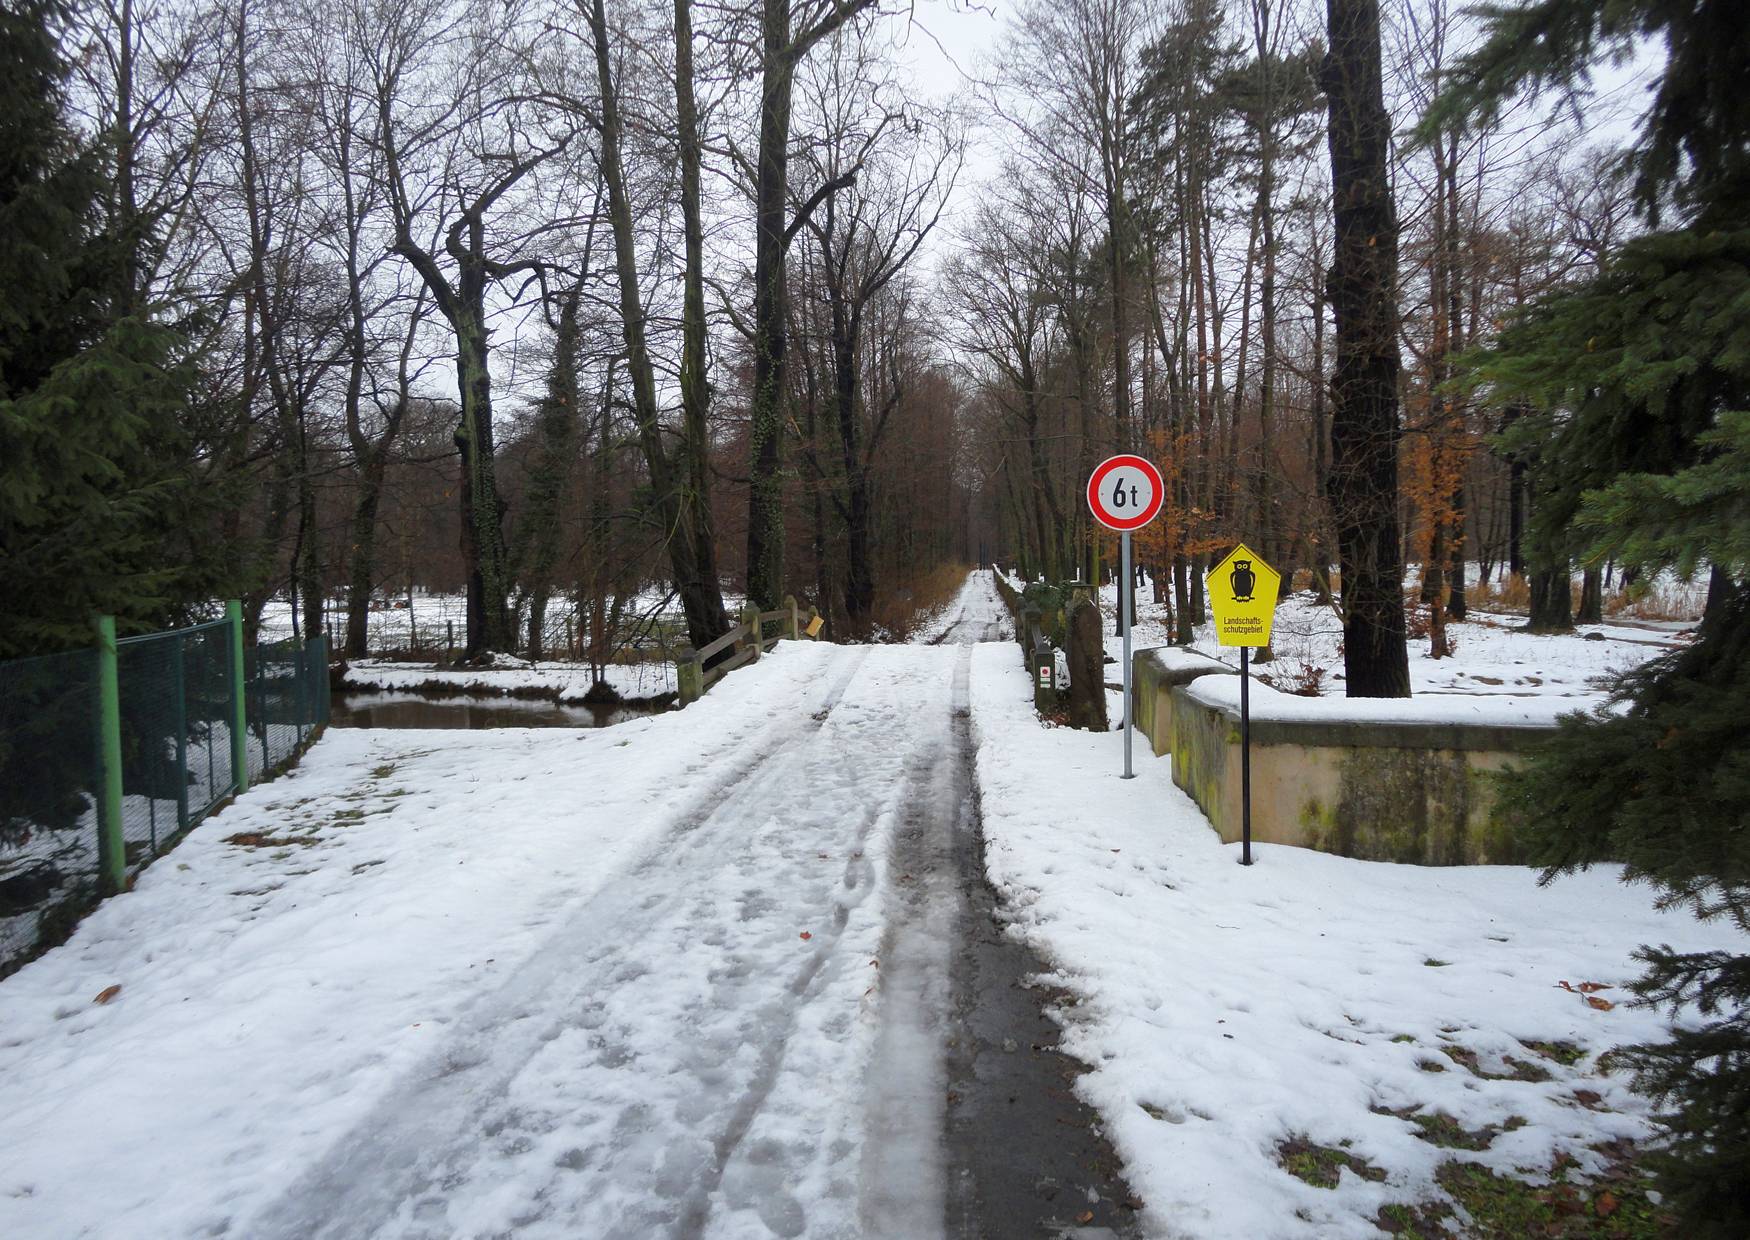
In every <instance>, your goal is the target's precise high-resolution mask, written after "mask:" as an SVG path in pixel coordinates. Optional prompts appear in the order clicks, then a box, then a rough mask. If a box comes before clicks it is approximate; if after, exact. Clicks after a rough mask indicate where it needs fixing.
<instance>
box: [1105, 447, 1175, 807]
mask: <svg viewBox="0 0 1750 1240" xmlns="http://www.w3.org/2000/svg"><path fill="white" fill-rule="evenodd" d="M1166 497H1167V487H1166V483H1165V482H1164V481H1163V480H1162V478H1161V471H1160V470H1158V469H1156V468H1155V465H1154V462H1153V461H1151V460H1149V459H1148V458H1147V457H1142V456H1132V455H1130V454H1128V453H1126V454H1123V455H1120V456H1110V457H1107V458H1106V459H1105V460H1103V461H1101V462H1100V464H1099V465H1098V466H1096V467H1095V469H1094V472H1093V475H1092V476H1091V477H1089V479H1088V510H1089V511H1090V512H1092V513H1093V514H1094V520H1096V521H1098V522H1099V523H1100V524H1101V525H1103V526H1105V527H1106V528H1107V529H1109V530H1117V531H1118V559H1119V564H1118V571H1119V572H1120V573H1121V574H1122V576H1120V577H1119V580H1118V608H1119V613H1120V615H1121V616H1122V618H1123V628H1124V774H1123V776H1122V778H1124V779H1134V778H1136V773H1135V772H1134V771H1133V770H1131V766H1130V718H1131V708H1130V626H1131V621H1132V619H1133V617H1132V615H1131V606H1130V581H1131V571H1132V570H1131V566H1130V532H1131V531H1132V530H1138V529H1141V528H1142V527H1143V526H1145V525H1147V524H1148V523H1149V522H1150V521H1153V520H1154V519H1155V517H1157V516H1159V515H1160V511H1161V504H1162V503H1163V502H1164V501H1165V500H1166ZM1090 584H1092V585H1093V586H1094V587H1095V588H1096V589H1098V587H1099V583H1098V582H1092V583H1090Z"/></svg>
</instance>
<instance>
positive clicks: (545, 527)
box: [512, 241, 589, 659]
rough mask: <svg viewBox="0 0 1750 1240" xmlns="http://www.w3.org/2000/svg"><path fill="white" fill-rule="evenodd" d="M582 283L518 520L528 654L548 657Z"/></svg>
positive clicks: (564, 326)
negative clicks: (550, 602)
mask: <svg viewBox="0 0 1750 1240" xmlns="http://www.w3.org/2000/svg"><path fill="white" fill-rule="evenodd" d="M588 270H589V244H588V242H587V241H586V242H585V244H584V272H585V275H586V276H587V274H588ZM582 292H583V288H582V285H581V284H579V286H578V287H576V288H574V289H573V290H572V291H571V292H570V293H569V294H568V295H567V296H566V298H565V301H564V304H563V305H562V306H561V307H560V310H559V330H558V333H557V334H556V336H555V338H554V341H553V368H552V370H551V372H550V374H549V377H548V380H547V396H546V399H545V400H543V401H542V402H541V407H540V412H539V413H538V414H537V415H536V419H535V432H534V433H535V438H536V440H537V442H538V448H537V450H536V453H535V459H534V461H533V462H532V463H531V464H530V466H529V477H528V486H527V490H526V494H525V496H524V499H523V515H522V517H521V519H520V520H519V522H518V527H519V528H518V538H517V550H516V554H515V555H514V556H513V557H512V560H513V563H514V565H515V568H516V571H515V573H514V576H515V577H516V578H517V580H519V581H520V582H522V583H524V585H525V586H526V588H527V590H528V597H529V614H528V630H527V632H528V643H527V649H528V655H529V658H531V659H539V658H541V657H542V656H543V655H544V654H545V653H546V649H545V647H546V625H547V600H548V599H549V598H550V597H551V595H552V590H553V566H554V565H555V564H556V563H557V562H558V560H559V542H560V535H561V532H562V531H561V528H560V512H559V510H560V506H561V502H562V500H563V499H564V497H565V492H566V490H567V485H568V484H569V483H570V481H571V477H572V473H571V471H572V467H573V465H574V464H575V462H576V459H577V432H578V422H579V419H580V418H581V417H582V410H581V408H580V405H581V400H580V392H579V390H578V383H577V370H578V327H577V309H578V302H579V300H580V298H581V296H582Z"/></svg>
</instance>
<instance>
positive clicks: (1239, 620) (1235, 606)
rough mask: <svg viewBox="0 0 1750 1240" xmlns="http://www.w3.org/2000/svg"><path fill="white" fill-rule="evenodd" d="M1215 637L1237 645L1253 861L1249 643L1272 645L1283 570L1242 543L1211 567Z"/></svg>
mask: <svg viewBox="0 0 1750 1240" xmlns="http://www.w3.org/2000/svg"><path fill="white" fill-rule="evenodd" d="M1208 585H1209V589H1208V594H1209V609H1210V610H1211V611H1213V612H1214V613H1215V639H1216V640H1217V641H1218V642H1220V643H1221V644H1222V645H1224V646H1238V647H1239V648H1240V864H1241V865H1251V864H1252V647H1253V646H1268V645H1269V644H1270V626H1271V623H1272V621H1274V619H1275V617H1276V593H1277V591H1278V590H1280V589H1281V588H1282V575H1281V574H1280V573H1278V572H1277V571H1276V570H1275V569H1273V568H1271V567H1270V566H1269V565H1268V564H1266V563H1264V560H1263V557H1261V556H1260V555H1258V554H1257V552H1255V551H1253V550H1252V549H1251V548H1250V547H1248V546H1246V545H1245V544H1244V543H1241V544H1240V545H1239V546H1237V547H1235V548H1234V549H1233V550H1232V551H1231V552H1229V553H1228V556H1227V558H1226V559H1225V560H1223V561H1222V562H1221V563H1220V564H1217V565H1216V566H1215V567H1214V568H1212V569H1210V570H1209V582H1208Z"/></svg>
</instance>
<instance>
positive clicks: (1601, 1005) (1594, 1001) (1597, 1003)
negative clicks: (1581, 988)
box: [1586, 995, 1616, 1012]
mask: <svg viewBox="0 0 1750 1240" xmlns="http://www.w3.org/2000/svg"><path fill="white" fill-rule="evenodd" d="M1586 1004H1587V1006H1588V1007H1595V1008H1597V1009H1598V1010H1599V1011H1600V1012H1608V1011H1610V1009H1611V1008H1613V1007H1615V1006H1616V1004H1614V1003H1612V1002H1611V1001H1610V1000H1609V999H1600V998H1599V997H1598V996H1597V995H1587V996H1586Z"/></svg>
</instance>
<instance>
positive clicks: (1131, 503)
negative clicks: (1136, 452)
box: [1088, 454, 1167, 531]
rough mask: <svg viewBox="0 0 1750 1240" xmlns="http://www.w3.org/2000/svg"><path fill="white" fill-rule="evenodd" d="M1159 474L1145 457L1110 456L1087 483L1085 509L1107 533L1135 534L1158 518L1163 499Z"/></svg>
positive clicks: (1164, 489) (1164, 495) (1164, 492)
mask: <svg viewBox="0 0 1750 1240" xmlns="http://www.w3.org/2000/svg"><path fill="white" fill-rule="evenodd" d="M1166 492H1167V488H1166V484H1165V483H1164V482H1162V481H1161V471H1160V470H1158V469H1156V468H1155V467H1154V462H1153V461H1150V460H1149V459H1148V458H1146V457H1141V456H1131V455H1129V454H1124V455H1120V456H1109V457H1107V458H1106V459H1105V460H1103V461H1101V462H1100V464H1099V465H1098V466H1097V467H1096V468H1095V469H1094V474H1093V477H1091V478H1089V479H1088V507H1089V508H1090V509H1091V510H1092V511H1093V514H1094V520H1096V521H1098V522H1099V523H1100V524H1101V525H1103V526H1105V527H1106V528H1107V529H1109V530H1120V531H1128V530H1138V529H1141V528H1142V527H1143V526H1145V525H1147V524H1148V523H1149V522H1150V521H1153V520H1154V519H1155V517H1157V516H1159V515H1160V511H1161V502H1162V501H1163V500H1164V499H1166Z"/></svg>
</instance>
